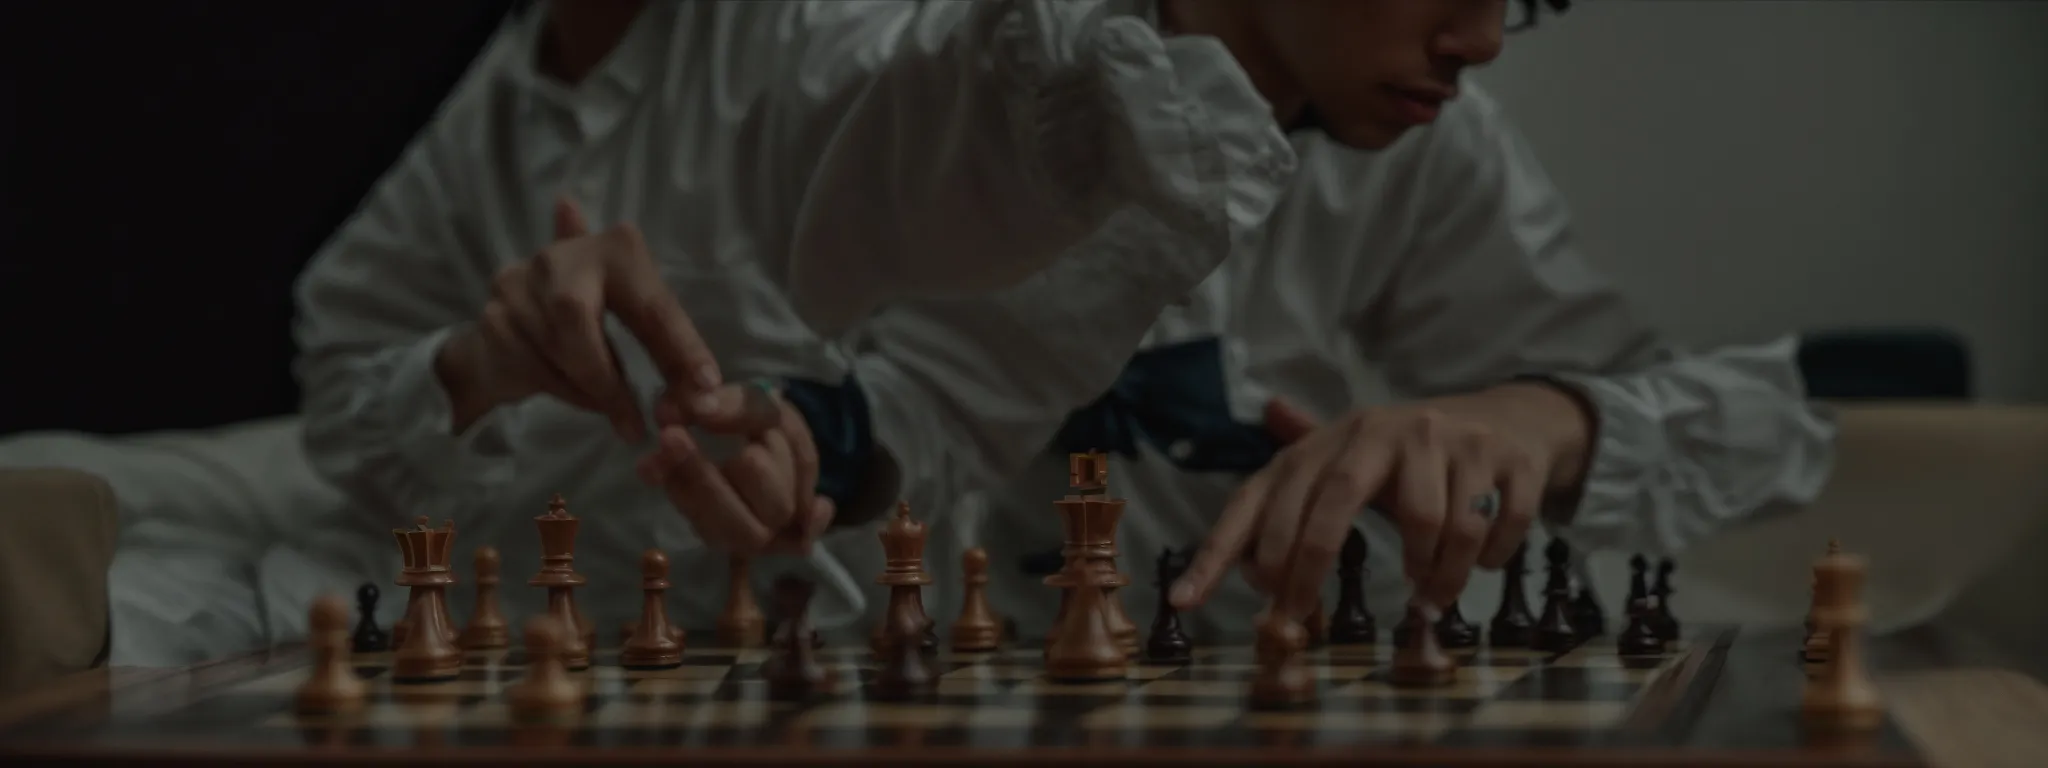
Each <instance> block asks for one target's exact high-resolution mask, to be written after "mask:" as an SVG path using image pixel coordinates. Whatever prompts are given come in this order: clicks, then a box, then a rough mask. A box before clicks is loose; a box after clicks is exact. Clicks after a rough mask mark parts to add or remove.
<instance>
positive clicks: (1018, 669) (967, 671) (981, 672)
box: [940, 664, 1044, 682]
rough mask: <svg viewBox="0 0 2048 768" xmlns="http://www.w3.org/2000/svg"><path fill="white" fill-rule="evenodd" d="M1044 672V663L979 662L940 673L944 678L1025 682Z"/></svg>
mask: <svg viewBox="0 0 2048 768" xmlns="http://www.w3.org/2000/svg"><path fill="white" fill-rule="evenodd" d="M1043 674H1044V667H1043V666H1042V665H1025V664H1014V665H1012V664H977V665H973V666H964V667H960V668H957V669H954V670H952V671H950V672H947V673H945V674H943V675H940V679H942V680H992V681H997V682H1023V681H1025V680H1031V679H1034V678H1037V677H1039V676H1041V675H1043Z"/></svg>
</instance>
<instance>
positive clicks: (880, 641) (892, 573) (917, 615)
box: [868, 502, 938, 659]
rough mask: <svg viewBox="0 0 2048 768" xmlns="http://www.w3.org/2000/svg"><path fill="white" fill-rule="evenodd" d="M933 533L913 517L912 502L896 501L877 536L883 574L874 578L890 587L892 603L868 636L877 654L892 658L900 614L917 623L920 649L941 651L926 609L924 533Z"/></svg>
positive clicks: (930, 579)
mask: <svg viewBox="0 0 2048 768" xmlns="http://www.w3.org/2000/svg"><path fill="white" fill-rule="evenodd" d="M928 533H930V531H929V530H928V529H927V528H926V526H925V524H924V523H923V522H920V521H918V520H916V519H914V518H912V517H911V516H910V504H908V503H906V502H897V503H896V514H895V516H894V517H891V518H889V522H888V523H887V524H885V525H883V526H882V530H881V532H880V533H879V534H877V536H878V537H879V538H880V539H881V541H882V556H883V566H882V575H880V576H877V577H875V583H876V584H880V585H882V586H885V587H888V588H889V605H888V607H887V608H885V609H884V610H883V613H884V615H885V616H887V617H889V618H885V619H884V620H883V621H882V623H881V624H879V625H876V626H875V631H874V633H873V634H872V635H870V636H869V638H868V645H869V646H870V648H871V649H872V650H873V651H874V652H875V655H876V656H878V657H881V658H883V659H888V658H889V643H892V642H895V637H896V631H895V630H896V627H897V618H896V617H897V616H898V614H901V615H902V617H903V621H909V622H915V623H916V624H917V625H918V626H920V627H922V629H919V630H918V651H919V652H921V653H929V652H933V651H936V650H938V636H937V635H936V634H934V632H933V623H932V619H931V615H930V614H928V613H926V612H925V610H924V585H926V584H930V583H932V577H931V574H930V573H927V572H926V571H925V569H924V545H925V536H926V535H927V534H928Z"/></svg>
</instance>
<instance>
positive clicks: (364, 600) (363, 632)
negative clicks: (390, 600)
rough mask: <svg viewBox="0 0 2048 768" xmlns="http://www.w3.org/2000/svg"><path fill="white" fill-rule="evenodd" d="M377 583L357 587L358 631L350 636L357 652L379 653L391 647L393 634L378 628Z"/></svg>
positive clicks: (351, 647) (350, 642)
mask: <svg viewBox="0 0 2048 768" xmlns="http://www.w3.org/2000/svg"><path fill="white" fill-rule="evenodd" d="M377 596H378V592H377V585H375V584H364V585H362V586H361V587H357V588H356V617H357V618H356V631H355V634H354V635H352V636H350V638H349V647H350V650H352V651H354V652H355V653H379V652H382V651H388V650H390V649H391V636H390V635H386V634H384V630H382V629H378V628H377Z"/></svg>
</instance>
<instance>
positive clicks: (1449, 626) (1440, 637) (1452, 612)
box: [1436, 600, 1479, 650]
mask: <svg viewBox="0 0 2048 768" xmlns="http://www.w3.org/2000/svg"><path fill="white" fill-rule="evenodd" d="M1436 638H1437V642H1438V643H1439V644H1441V645H1443V647H1445V648H1449V649H1452V650H1461V649H1465V648H1473V647H1477V646H1478V645H1479V628H1478V627H1475V626H1473V625H1472V622H1469V621H1466V620H1465V614H1464V613H1462V612H1460V611H1459V610H1458V601H1456V600H1453V601H1451V606H1450V607H1449V608H1446V609H1444V612H1443V615H1442V616H1441V617H1439V618H1438V619H1437V621H1436Z"/></svg>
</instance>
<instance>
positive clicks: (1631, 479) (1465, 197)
mask: <svg viewBox="0 0 2048 768" xmlns="http://www.w3.org/2000/svg"><path fill="white" fill-rule="evenodd" d="M1464 108H1467V109H1477V110H1480V111H1481V112H1482V113H1483V116H1482V119H1476V120H1468V121H1462V122H1460V123H1458V124H1457V125H1455V126H1447V128H1448V129H1449V130H1450V131H1451V135H1447V136H1441V137H1437V139H1438V140H1440V141H1444V142H1446V143H1447V146H1448V147H1451V148H1453V151H1444V152H1438V153H1434V154H1433V155H1432V159H1431V163H1432V165H1430V166H1428V168H1427V170H1428V173H1427V174H1426V175H1425V176H1424V178H1425V179H1427V180H1428V181H1427V182H1426V183H1427V184H1431V185H1434V186H1432V187H1429V188H1426V189H1425V190H1424V193H1423V196H1422V201H1421V203H1420V206H1421V207H1420V208H1419V210H1420V211H1422V218H1423V222H1422V224H1421V230H1420V233H1421V238H1422V242H1421V243H1420V244H1419V245H1418V250H1417V252H1416V253H1415V255H1414V256H1413V257H1412V258H1411V259H1409V260H1408V262H1406V263H1404V264H1403V267H1402V269H1401V270H1400V272H1399V274H1398V276H1397V277H1396V278H1395V279H1394V280H1393V281H1392V282H1391V283H1390V284H1389V285H1388V286H1387V288H1386V290H1385V291H1384V292H1382V293H1381V294H1380V296H1381V297H1382V301H1381V302H1380V303H1379V304H1378V305H1377V306H1375V307H1373V308H1372V309H1371V311H1369V312H1367V313H1365V315H1364V316H1366V317H1367V318H1368V320H1367V322H1366V323H1365V325H1364V327H1363V328H1361V329H1360V330H1361V333H1360V336H1361V338H1363V339H1365V340H1366V344H1367V347H1368V349H1367V352H1368V355H1369V356H1370V357H1372V358H1373V359H1375V360H1377V361H1379V362H1381V363H1382V364H1383V365H1384V367H1385V369H1386V370H1387V371H1388V372H1389V379H1390V382H1391V383H1392V384H1393V385H1394V386H1395V387H1396V388H1397V389H1398V390H1399V391H1400V392H1401V393H1402V394H1404V395H1407V396H1412V397H1430V396H1437V395H1444V394H1452V393H1458V392H1469V391H1475V390H1479V389H1483V388H1486V387H1489V386H1493V385H1496V384H1500V383H1503V382H1506V381H1510V380H1515V379H1518V378H1522V379H1528V378H1534V379H1541V380H1546V381H1549V382H1551V383H1553V384H1555V385H1556V386H1560V387H1563V388H1565V389H1566V390H1568V391H1570V392H1572V393H1574V394H1576V395H1577V396H1578V397H1579V398H1580V399H1581V400H1582V401H1583V402H1584V403H1585V404H1586V405H1587V407H1588V409H1589V410H1590V411H1591V412H1592V414H1593V416H1594V419H1593V421H1594V429H1595V434H1594V435H1593V445H1592V451H1591V456H1590V460H1591V462H1590V465H1589V470H1588V474H1587V477H1586V480H1585V482H1584V484H1583V486H1582V487H1581V488H1576V489H1560V490H1563V491H1566V492H1565V493H1560V494H1558V495H1557V496H1555V497H1554V499H1555V500H1554V501H1553V503H1551V504H1550V505H1549V506H1548V507H1547V508H1546V510H1545V512H1544V516H1545V518H1546V522H1547V523H1548V524H1549V525H1550V526H1551V527H1552V528H1553V530H1555V531H1556V532H1557V533H1558V534H1559V535H1561V536H1564V537H1565V538H1566V539H1567V540H1569V541H1571V542H1572V543H1573V544H1574V545H1577V546H1580V547H1583V548H1598V549H1617V550H1626V551H1638V552H1644V553H1651V554H1666V555H1669V554H1675V553H1677V552H1679V551H1682V550H1684V549H1685V548H1687V547H1688V546H1690V545H1691V544H1693V543H1695V542H1697V541H1698V540H1700V539H1701V538H1702V537H1704V536H1707V535H1709V534H1712V533H1714V532H1715V531H1718V530H1721V529H1723V528H1725V527H1727V526H1728V525H1731V524H1733V523H1736V522H1738V521H1742V520H1745V519H1750V518H1753V517H1755V516H1757V515H1760V514H1767V513H1770V512H1773V511H1780V510H1786V509H1791V508H1795V507H1796V506H1797V505H1800V504H1803V503H1806V502H1809V501H1811V500H1812V499H1813V498H1814V497H1815V496H1816V495H1817V494H1818V493H1819V492H1820V490H1821V488H1822V486H1823V485H1824V484H1825V482H1826V479H1827V476H1828V474H1829V472H1830V471H1831V469H1832V463H1833V455H1834V433H1835V430H1834V424H1833V422H1832V420H1831V419H1830V418H1829V417H1828V416H1827V414H1826V413H1825V412H1823V411H1822V410H1820V409H1818V408H1816V407H1815V406H1813V405H1811V404H1809V403H1808V402H1807V401H1806V399H1805V393H1804V387H1803V383H1802V381H1801V378H1800V375H1799V371H1798V367H1797V361H1796V351H1797V343H1796V340H1792V339H1783V340H1778V341H1775V342H1770V343H1764V344H1757V345H1748V346H1728V347H1725V348H1721V349H1717V350H1712V351H1705V352H1690V351H1686V350H1682V349H1680V348H1678V347H1677V346H1676V345H1674V344H1671V343H1670V342H1668V341H1667V340H1665V339H1664V338H1662V337H1661V336H1660V335H1659V334H1658V333H1657V332H1656V331H1654V330H1653V329H1652V328H1651V327H1650V326H1649V325H1648V324H1647V323H1645V322H1644V321H1643V320H1642V318H1641V317H1640V316H1639V315H1637V314H1636V312H1635V311H1634V310H1633V309H1632V308H1631V307H1630V306H1629V304H1628V302H1627V301H1626V300H1625V299H1624V298H1623V296H1622V294H1621V292H1620V290H1619V289H1618V288H1617V287H1616V286H1614V285H1613V284H1612V283H1611V282H1609V281H1608V280H1607V279H1605V278H1604V277H1603V276H1601V275H1599V274H1598V273H1597V272H1596V271H1595V270H1593V268H1592V267H1591V266H1590V265H1589V264H1588V263H1587V262H1586V260H1585V259H1584V257H1583V255H1582V254H1581V253H1580V251H1579V248H1578V245H1577V242H1576V240H1575V238H1574V236H1573V234H1572V231H1571V225H1570V217H1569V214H1568V213H1567V211H1566V209H1565V206H1564V204H1563V202H1562V200H1561V199H1560V197H1559V195H1558V192H1557V190H1556V189H1555V188H1554V187H1553V186H1552V185H1551V183H1550V181H1549V179H1548V178H1547V177H1546V176H1545V174H1544V173H1543V171H1542V169H1541V168H1540V167H1539V166H1538V165H1537V164H1536V162H1535V160H1534V157H1533V155H1532V153H1531V152H1530V151H1529V149H1528V148H1527V147H1526V146H1525V145H1524V144H1523V142H1522V140H1521V139H1520V137H1519V136H1517V135H1516V134H1515V133H1514V132H1513V131H1512V129H1511V128H1510V127H1509V126H1508V125H1507V124H1506V123H1505V121H1504V120H1500V119H1497V117H1496V116H1494V115H1493V114H1492V110H1493V109H1494V107H1493V106H1492V105H1491V104H1490V103H1487V102H1484V101H1481V102H1480V103H1478V104H1471V105H1464Z"/></svg>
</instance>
